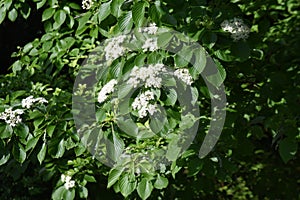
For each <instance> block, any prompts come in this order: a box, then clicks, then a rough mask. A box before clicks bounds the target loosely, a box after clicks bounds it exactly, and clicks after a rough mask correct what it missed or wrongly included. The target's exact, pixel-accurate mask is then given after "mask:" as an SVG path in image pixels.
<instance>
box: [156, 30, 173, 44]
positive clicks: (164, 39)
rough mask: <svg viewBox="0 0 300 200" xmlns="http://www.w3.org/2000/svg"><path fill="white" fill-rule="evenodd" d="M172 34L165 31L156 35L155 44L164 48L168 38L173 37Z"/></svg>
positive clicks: (168, 40) (168, 41)
mask: <svg viewBox="0 0 300 200" xmlns="http://www.w3.org/2000/svg"><path fill="white" fill-rule="evenodd" d="M173 36H174V35H173V34H171V33H169V32H166V33H162V34H160V35H158V38H157V45H158V46H159V47H161V48H165V47H167V46H168V44H169V43H170V40H171V39H172V38H173Z"/></svg>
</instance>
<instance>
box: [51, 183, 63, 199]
mask: <svg viewBox="0 0 300 200" xmlns="http://www.w3.org/2000/svg"><path fill="white" fill-rule="evenodd" d="M64 192H66V188H65V187H64V186H60V187H59V188H57V189H56V190H55V191H54V192H53V193H52V196H51V197H52V199H53V200H62V199H63V194H64Z"/></svg>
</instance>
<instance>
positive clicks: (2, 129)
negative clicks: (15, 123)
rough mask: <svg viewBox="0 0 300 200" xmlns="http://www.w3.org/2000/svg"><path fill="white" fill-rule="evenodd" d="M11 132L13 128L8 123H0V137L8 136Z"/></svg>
mask: <svg viewBox="0 0 300 200" xmlns="http://www.w3.org/2000/svg"><path fill="white" fill-rule="evenodd" d="M12 134H13V129H12V127H11V126H10V125H8V124H6V123H5V124H4V123H3V124H1V125H0V138H1V139H5V138H10V137H11V136H12Z"/></svg>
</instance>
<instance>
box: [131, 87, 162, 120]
mask: <svg viewBox="0 0 300 200" xmlns="http://www.w3.org/2000/svg"><path fill="white" fill-rule="evenodd" d="M151 100H154V93H153V92H151V91H146V92H145V93H142V94H140V95H139V96H137V97H136V98H135V99H134V101H133V103H132V108H133V109H134V110H138V113H139V117H140V118H143V117H146V116H147V113H149V114H150V115H153V114H154V113H155V112H157V106H156V105H154V104H150V101H151Z"/></svg>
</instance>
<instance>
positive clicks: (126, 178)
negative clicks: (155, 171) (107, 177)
mask: <svg viewBox="0 0 300 200" xmlns="http://www.w3.org/2000/svg"><path fill="white" fill-rule="evenodd" d="M119 187H120V191H121V194H122V195H123V196H124V197H128V195H130V194H131V193H132V192H133V191H134V190H135V188H136V181H134V180H130V175H129V174H128V173H126V174H123V175H122V176H121V178H120V181H119Z"/></svg>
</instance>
